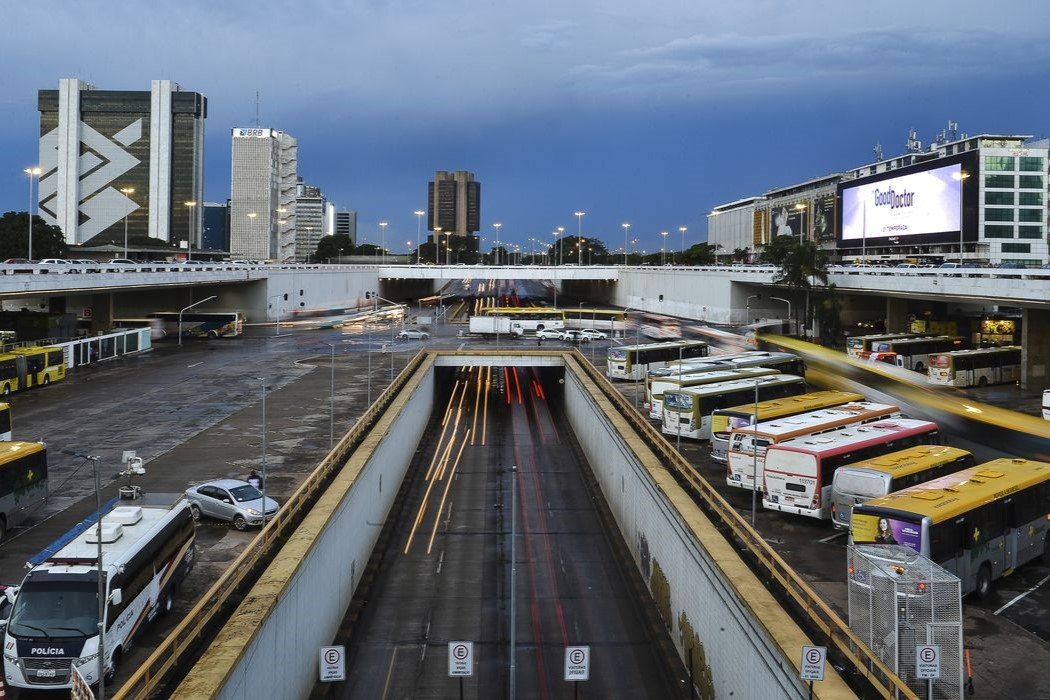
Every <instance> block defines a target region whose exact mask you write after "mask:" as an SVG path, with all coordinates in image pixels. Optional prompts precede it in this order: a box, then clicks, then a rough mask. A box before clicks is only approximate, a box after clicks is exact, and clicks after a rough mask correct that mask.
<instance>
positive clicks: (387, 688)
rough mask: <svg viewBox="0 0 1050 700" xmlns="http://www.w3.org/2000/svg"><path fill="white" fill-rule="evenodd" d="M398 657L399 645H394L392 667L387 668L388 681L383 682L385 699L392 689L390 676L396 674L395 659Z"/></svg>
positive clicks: (391, 656)
mask: <svg viewBox="0 0 1050 700" xmlns="http://www.w3.org/2000/svg"><path fill="white" fill-rule="evenodd" d="M396 658H397V647H394V653H393V654H391V655H390V667H389V668H387V670H386V683H384V684H383V698H384V700H385V698H386V696H387V694H388V693H389V691H390V678H391V677H392V676H393V675H394V660H395V659H396Z"/></svg>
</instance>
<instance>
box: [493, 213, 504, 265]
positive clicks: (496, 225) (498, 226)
mask: <svg viewBox="0 0 1050 700" xmlns="http://www.w3.org/2000/svg"><path fill="white" fill-rule="evenodd" d="M492 228H494V229H496V264H497V265H499V230H500V229H501V228H503V224H501V223H500V222H498V221H497V222H496V223H494V224H492Z"/></svg>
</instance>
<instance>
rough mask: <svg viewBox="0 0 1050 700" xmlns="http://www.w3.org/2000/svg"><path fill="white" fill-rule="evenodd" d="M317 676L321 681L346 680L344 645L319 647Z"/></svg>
mask: <svg viewBox="0 0 1050 700" xmlns="http://www.w3.org/2000/svg"><path fill="white" fill-rule="evenodd" d="M318 661H319V669H318V677H319V678H320V679H321V682H322V683H331V682H333V681H345V680H346V649H345V647H342V646H338V647H321V656H320V658H319V660H318Z"/></svg>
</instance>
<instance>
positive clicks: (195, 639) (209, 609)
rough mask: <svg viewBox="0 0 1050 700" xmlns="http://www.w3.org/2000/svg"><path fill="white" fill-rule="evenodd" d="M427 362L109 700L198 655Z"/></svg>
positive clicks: (387, 395) (374, 409) (390, 390)
mask: <svg viewBox="0 0 1050 700" xmlns="http://www.w3.org/2000/svg"><path fill="white" fill-rule="evenodd" d="M428 357H429V356H428V355H427V354H426V353H418V354H416V355H415V357H413V358H412V359H411V360H410V361H409V362H408V364H407V365H405V367H404V368H402V370H401V372H400V373H399V374H398V375H397V376H396V377H395V378H394V381H392V382H391V383H390V385H389V386H387V388H386V390H385V391H383V393H382V394H380V396H379V398H377V399H376V401H375V403H373V404H372V405H371V406H369V407H368V409H366V410H365V412H364V414H362V416H361V417H360V418H359V419H358V420H357V422H356V423H355V424H354V426H353V427H352V428H351V429H350V431H349V432H347V433H346V434H345V435H344V436H343V437H342V439H340V440H339V443H338V444H337V445H336V446H335V448H334V449H333V450H332V451H331V452H329V453H328V455H327V456H326V457H325V458H324V459H323V460H321V463H320V464H319V465H318V466H317V468H316V469H315V470H314V471H313V473H311V474H310V476H308V477H307V478H306V480H305V481H303V483H302V484H300V486H299V488H297V489H296V490H295V492H294V493H293V494H292V495H291V496H290V497H289V498H288V501H287V502H286V503H285V505H284V507H283V508H281V509H279V510H278V511H277V515H275V516H274V518H273V519H272V520H270V522H268V523H267V524H266V526H265V527H264V528H263V529H262V531H261V532H260V533H259V535H258V536H257V537H256V538H255V539H254V540H252V541H251V543H250V544H249V545H248V546H247V547H246V548H245V549H244V551H242V552H241V554H240V555H239V556H238V557H237V558H236V559H234V561H233V563H232V564H230V566H229V567H228V568H227V569H226V571H225V572H224V573H223V575H222V576H220V577H219V578H218V580H217V581H216V582H215V583H214V584H213V585H212V587H211V588H209V589H208V591H207V592H206V593H205V594H204V595H203V596H202V597H201V599H200V600H199V601H198V602H197V604H196V605H195V606H194V607H193V609H192V610H190V612H189V613H188V614H187V615H186V616H185V617H184V618H183V619H182V621H181V622H179V624H178V625H177V626H176V627H175V629H173V630H172V631H171V634H169V635H168V636H167V638H165V640H164V641H163V642H162V643H161V644H160V645H159V646H158V647H157V648H156V649H155V650H154V652H153V653H152V654H150V656H149V658H148V659H147V660H146V662H145V663H144V664H142V666H140V667H139V668H138V670H136V671H135V673H134V674H133V675H132V676H131V678H129V679H128V680H127V682H125V683H124V685H123V686H121V688H120V690H118V691H117V692H116V693H115V694H114V696H113V697H114V700H126V699H128V698H145V697H149V695H150V694H151V693H154V692H156V691H157V690H159V688H160V686H161V685H162V684H163V683H164V682H165V680H166V677H167V676H168V674H169V673H170V672H171V671H172V670H173V669H175V668H176V667H177V666H179V665H181V664H184V663H186V662H187V661H188V660H189V659H190V658H191V657H195V656H196V655H197V652H198V647H200V645H201V643H202V641H203V639H204V637H205V636H207V635H209V634H210V633H211V631H212V627H213V625H214V624H215V623H216V622H217V617H218V616H220V615H222V614H223V613H229V612H232V610H230V609H228V607H227V605H226V604H227V602H228V601H229V600H230V599H231V597H233V596H235V595H238V591H240V590H241V588H242V587H243V586H244V585H245V584H246V583H248V582H249V581H251V580H254V579H255V578H256V576H257V575H258V569H259V566H260V565H263V564H265V563H266V562H268V561H269V560H270V559H271V558H272V557H273V556H274V555H275V554H276V553H277V551H278V550H279V548H280V545H281V543H282V542H283V541H284V540H285V539H286V538H287V537H288V536H289V535H290V534H291V533H292V532H294V530H295V528H296V527H297V526H298V525H299V523H300V522H302V520H303V518H304V517H305V516H306V515H307V513H308V512H309V510H310V508H311V507H312V506H313V504H314V502H315V501H316V500H317V498H318V497H319V496H320V494H321V493H322V492H323V491H324V489H325V488H326V487H327V486H328V484H329V483H330V482H331V480H332V478H334V476H335V475H336V474H337V473H338V472H339V470H340V469H342V467H343V465H344V464H345V463H346V460H347V458H348V457H349V455H350V453H351V452H352V451H353V450H354V449H356V447H357V446H358V444H359V443H360V442H361V441H362V439H363V438H364V437H365V436H367V435H368V433H369V431H370V430H371V429H372V427H373V426H374V424H375V422H376V420H377V419H378V417H379V416H380V415H381V414H382V412H383V411H384V410H386V408H387V406H388V405H389V403H390V402H391V400H392V399H393V397H394V396H395V395H396V394H397V393H398V392H399V391H400V390H401V389H402V388H403V387H404V386H405V384H406V383H407V382H408V380H409V378H410V377H411V376H412V374H413V373H415V372H416V371H418V370H419V368H420V367H421V366H422V365H423V363H424V362H426V361H427V360H428Z"/></svg>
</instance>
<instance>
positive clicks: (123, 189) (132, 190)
mask: <svg viewBox="0 0 1050 700" xmlns="http://www.w3.org/2000/svg"><path fill="white" fill-rule="evenodd" d="M120 191H121V193H122V194H123V195H124V196H125V197H128V195H132V194H135V188H134V187H121V188H120ZM128 199H131V197H128ZM129 213H130V212H127V211H125V212H124V258H125V259H126V258H127V257H128V214H129Z"/></svg>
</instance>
